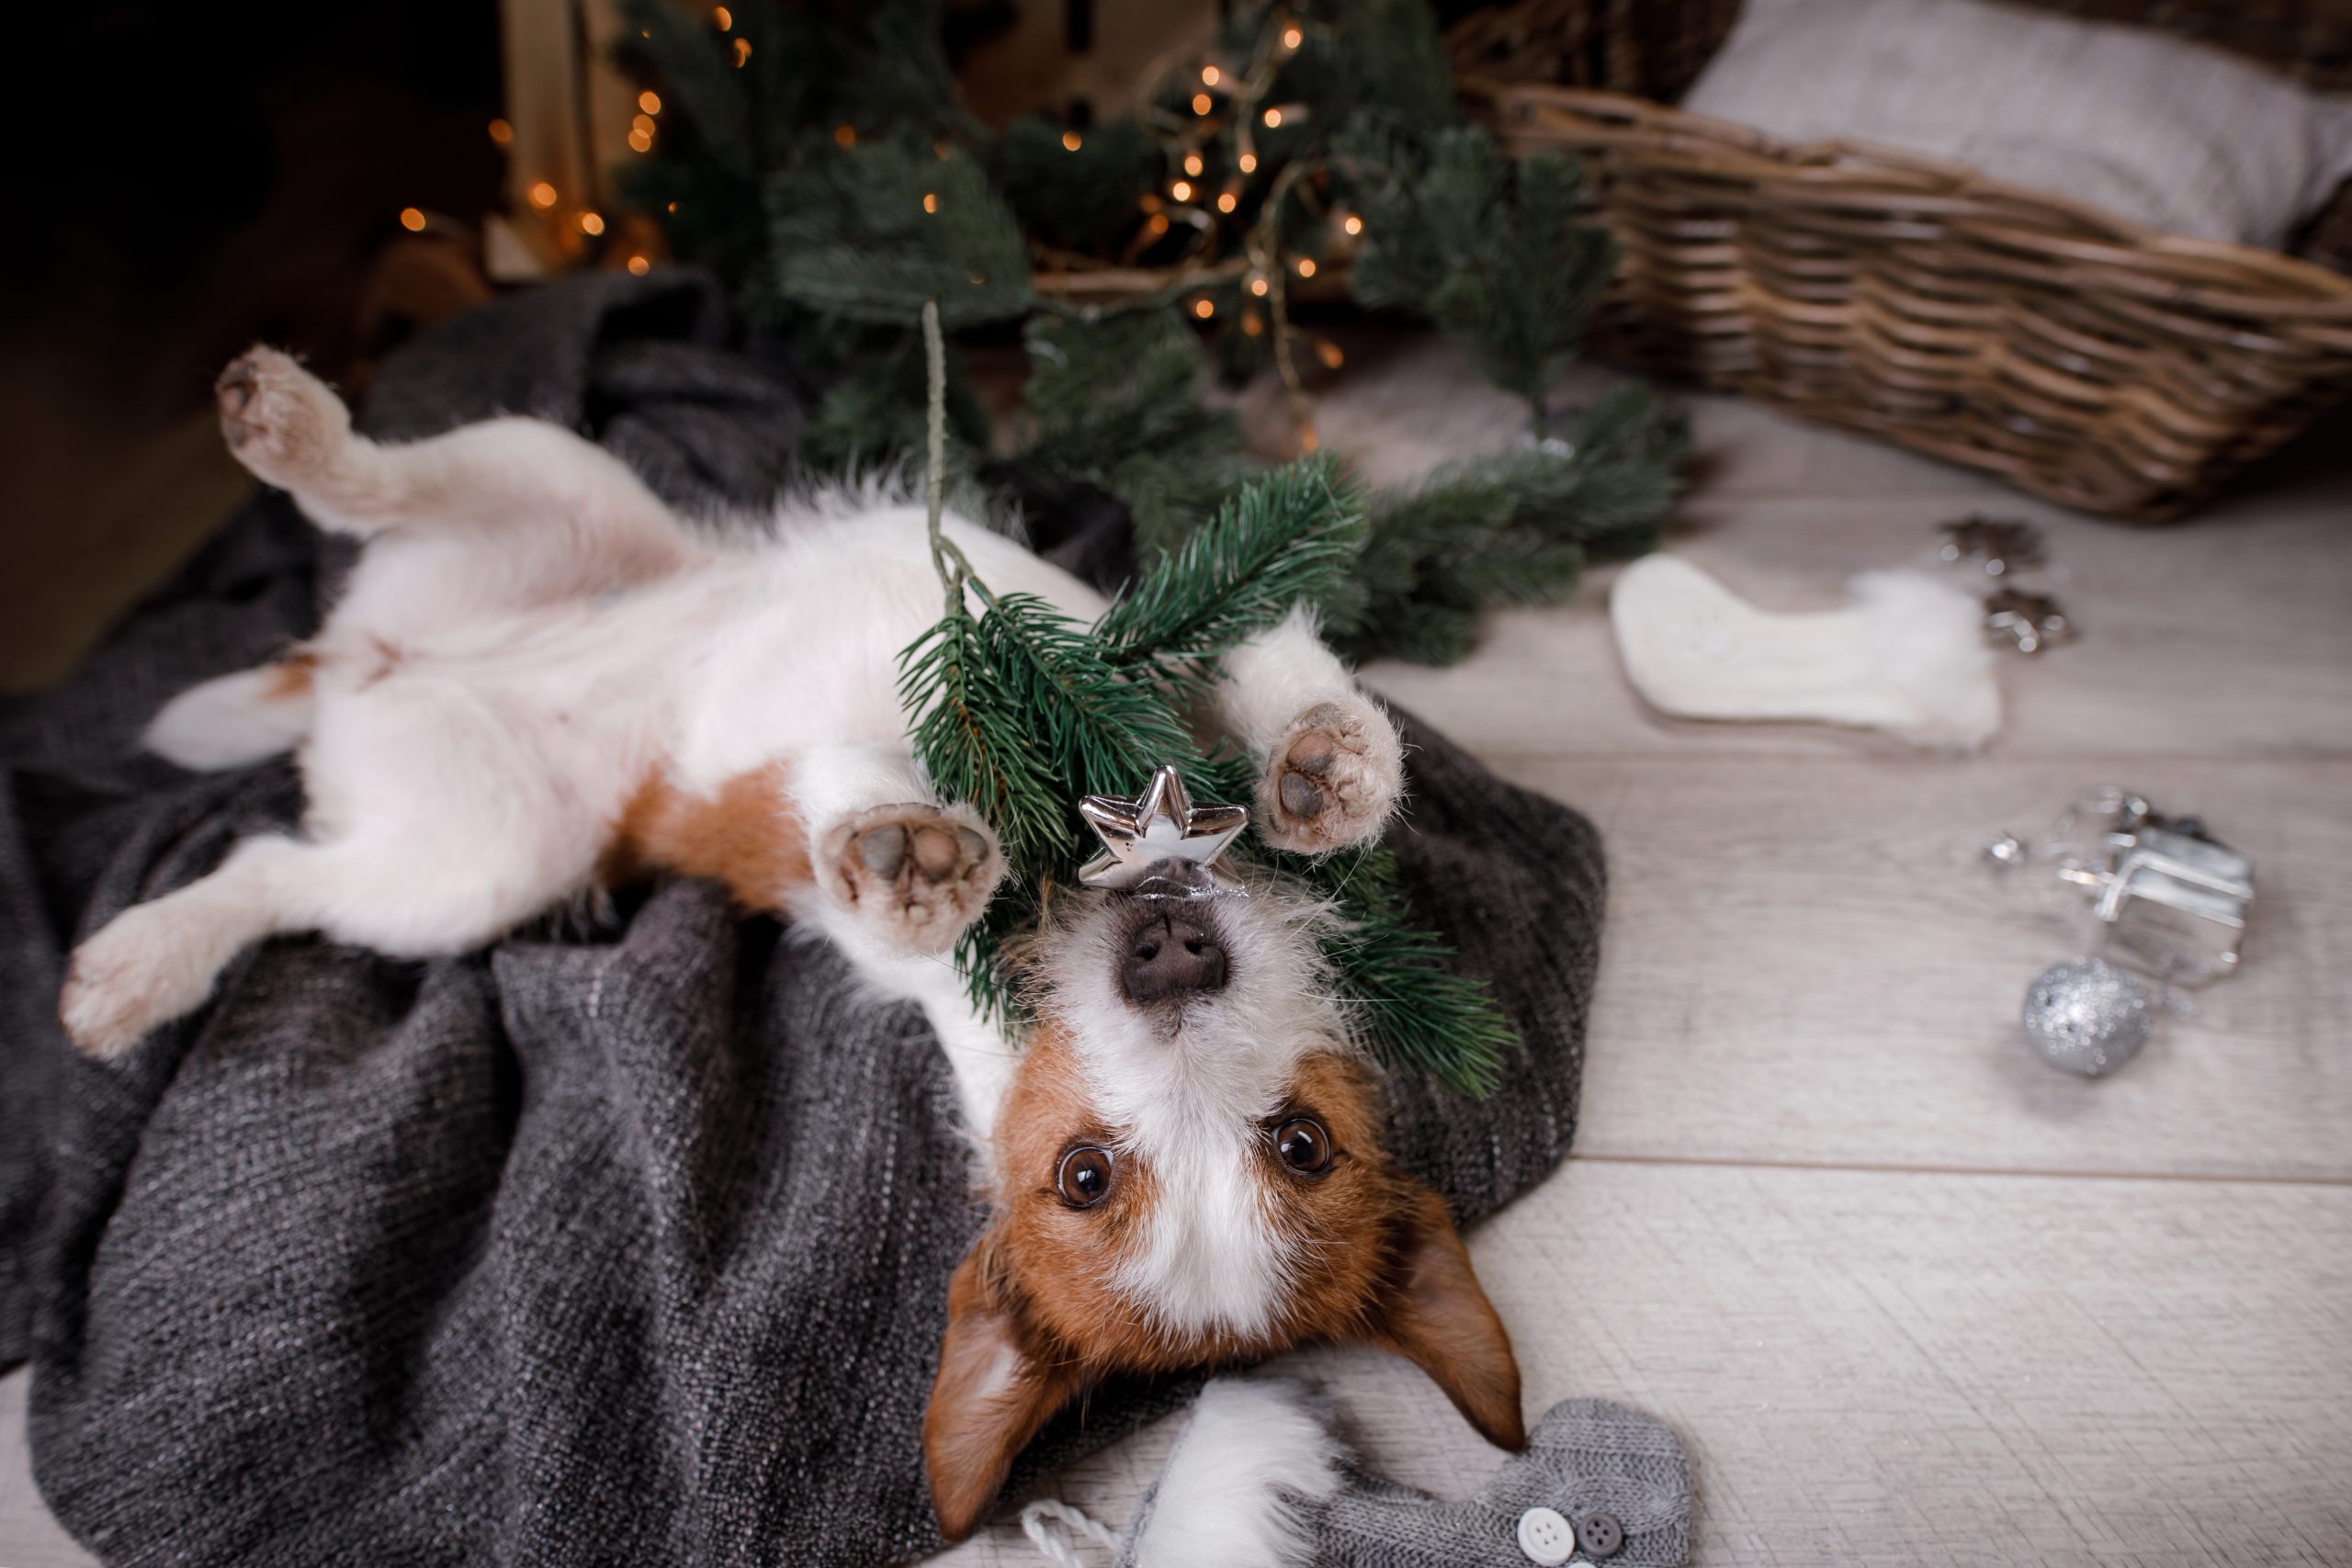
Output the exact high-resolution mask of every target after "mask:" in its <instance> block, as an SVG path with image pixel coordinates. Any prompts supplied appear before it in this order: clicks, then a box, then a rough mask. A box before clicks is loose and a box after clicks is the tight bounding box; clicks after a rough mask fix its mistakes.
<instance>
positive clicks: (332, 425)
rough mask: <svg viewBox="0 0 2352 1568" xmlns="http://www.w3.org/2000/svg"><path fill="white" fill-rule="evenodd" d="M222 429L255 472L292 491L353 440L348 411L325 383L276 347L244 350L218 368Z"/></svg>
mask: <svg viewBox="0 0 2352 1568" xmlns="http://www.w3.org/2000/svg"><path fill="white" fill-rule="evenodd" d="M213 392H214V394H215V395H216V396H217V397H218V398H219V399H220V434H221V437H222V438H223V439H224V440H226V441H227V442H228V443H229V450H230V451H231V452H232V454H234V455H235V457H236V459H237V461H239V462H240V463H243V465H244V466H245V467H246V468H248V469H249V470H251V471H252V473H253V474H254V477H255V478H257V479H262V480H263V481H265V482H266V483H269V484H274V485H276V486H277V487H278V488H279V489H281V490H292V489H295V488H298V487H299V486H300V485H301V484H302V483H303V482H304V481H305V480H308V479H313V478H315V477H317V476H318V475H320V474H322V473H323V472H325V470H326V469H327V468H328V467H329V465H331V464H332V463H333V462H334V458H335V456H336V455H337V454H338V453H339V452H340V451H341V450H342V449H343V446H344V443H345V442H346V441H348V440H350V439H351V411H350V410H348V409H346V408H345V407H344V406H343V400H342V399H341V398H338V397H336V396H335V395H334V390H333V389H330V388H329V387H328V386H327V384H326V383H325V382H323V381H322V380H320V379H319V378H317V377H316V376H313V375H311V373H310V372H309V371H308V370H305V369H303V368H302V367H301V366H300V365H298V364H296V363H295V362H294V358H293V356H292V355H288V354H284V353H281V352H279V351H278V350H277V349H274V348H266V347H260V346H256V347H254V348H249V349H247V350H246V351H245V352H244V354H243V355H241V356H240V357H239V358H238V359H237V360H236V361H235V362H234V363H233V364H232V365H231V366H230V367H229V368H227V369H226V370H223V371H222V372H220V380H219V381H217V382H216V383H214V385H213Z"/></svg>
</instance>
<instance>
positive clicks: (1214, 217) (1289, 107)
mask: <svg viewBox="0 0 2352 1568" xmlns="http://www.w3.org/2000/svg"><path fill="white" fill-rule="evenodd" d="M1306 38H1307V28H1306V24H1305V23H1304V22H1303V21H1301V20H1300V19H1298V18H1296V17H1292V16H1290V15H1288V14H1286V13H1284V12H1283V11H1281V10H1280V9H1275V10H1272V11H1270V12H1269V13H1268V14H1267V17H1266V18H1265V20H1264V21H1263V23H1261V26H1260V28H1259V29H1258V33H1257V36H1256V38H1255V39H1253V40H1252V42H1251V44H1250V49H1249V50H1248V51H1247V52H1248V59H1247V61H1246V62H1243V63H1241V64H1240V65H1239V67H1238V69H1237V68H1236V63H1235V62H1234V61H1233V60H1231V59H1229V58H1220V57H1217V56H1216V55H1212V56H1210V57H1209V58H1206V59H1203V58H1201V57H1200V55H1199V54H1198V52H1197V51H1182V55H1183V56H1184V57H1180V58H1179V59H1177V60H1174V61H1172V62H1166V63H1164V64H1162V65H1160V66H1158V67H1156V68H1155V69H1154V70H1153V71H1151V72H1148V73H1147V82H1148V86H1147V89H1146V91H1145V92H1144V93H1143V94H1142V95H1141V96H1139V97H1138V99H1137V100H1136V118H1137V120H1138V121H1139V123H1140V124H1141V125H1142V127H1143V129H1144V130H1145V131H1146V132H1147V133H1148V134H1149V135H1150V136H1151V138H1152V139H1153V141H1156V142H1158V143H1159V147H1160V149H1161V152H1162V156H1163V160H1164V164H1165V168H1166V185H1165V186H1164V187H1163V188H1162V190H1160V191H1155V192H1153V193H1151V194H1149V195H1147V196H1145V197H1143V198H1142V200H1141V203H1140V209H1141V211H1142V214H1143V223H1142V225H1141V226H1140V229H1139V231H1138V232H1137V234H1136V238H1135V239H1133V240H1131V241H1130V242H1129V244H1128V247H1127V250H1126V253H1125V255H1123V257H1122V258H1121V260H1122V263H1123V264H1124V265H1128V266H1132V265H1134V264H1135V263H1136V261H1137V260H1139V259H1140V258H1141V257H1142V256H1143V254H1145V253H1146V252H1147V251H1148V250H1149V249H1150V248H1151V247H1152V246H1154V245H1155V244H1157V243H1159V242H1160V241H1161V240H1162V239H1163V237H1164V236H1165V235H1167V234H1168V233H1169V232H1170V231H1171V230H1176V229H1179V228H1180V226H1181V228H1182V230H1188V231H1190V235H1189V240H1188V242H1187V243H1185V244H1184V245H1183V246H1182V249H1181V250H1180V252H1179V253H1178V254H1177V256H1176V257H1175V258H1174V260H1173V262H1172V264H1164V265H1163V268H1161V269H1157V270H1172V272H1173V275H1174V276H1176V277H1177V278H1178V279H1180V280H1181V283H1182V288H1181V290H1180V292H1182V296H1183V298H1184V299H1186V301H1187V303H1186V309H1187V310H1189V312H1190V313H1191V314H1192V316H1193V318H1194V319H1195V320H1196V321H1203V322H1207V321H1213V320H1215V318H1216V315H1217V313H1218V310H1219V303H1218V299H1217V294H1218V292H1219V290H1221V289H1222V288H1226V287H1228V286H1231V285H1235V284H1238V292H1239V303H1238V316H1239V324H1240V330H1241V332H1242V334H1243V335H1244V336H1246V337H1250V338H1257V337H1261V336H1265V335H1267V334H1269V333H1271V334H1272V343H1271V344H1270V346H1271V348H1272V359H1273V362H1274V367H1275V370H1276V372H1277V374H1278V375H1279V376H1280V377H1281V379H1282V383H1283V396H1284V400H1285V401H1286V403H1287V405H1288V412H1289V414H1290V418H1291V422H1292V424H1293V426H1294V428H1295V430H1296V432H1297V435H1298V442H1299V446H1300V448H1301V450H1304V451H1309V452H1311V451H1313V450H1314V449H1315V447H1316V445H1317V435H1316V430H1315V422H1314V414H1313V405H1312V401H1311V400H1310V399H1309V397H1308V395H1307V392H1306V386H1305V383H1304V381H1303V379H1302V378H1301V376H1300V373H1299V361H1298V355H1299V354H1300V352H1301V350H1302V346H1304V348H1305V351H1306V352H1310V353H1312V354H1313V355H1314V356H1315V358H1316V359H1317V361H1318V362H1320V363H1321V364H1322V365H1323V366H1324V367H1327V368H1329V369H1333V370H1336V369H1338V368H1339V367H1340V365H1341V364H1342V363H1344V358H1345V356H1344V355H1342V353H1341V351H1340V346H1339V344H1335V343H1332V342H1331V341H1329V339H1327V338H1319V337H1311V336H1308V335H1307V334H1305V333H1301V332H1300V331H1299V330H1298V329H1297V328H1296V327H1295V325H1294V323H1293V321H1292V319H1291V312H1290V294H1291V289H1292V288H1293V287H1294V286H1295V284H1297V283H1305V282H1308V281H1311V280H1312V279H1314V278H1315V277H1316V276H1317V273H1318V272H1319V271H1321V270H1322V267H1323V263H1321V262H1318V261H1317V257H1316V256H1315V255H1314V254H1310V253H1309V251H1308V250H1307V249H1306V248H1304V247H1298V246H1291V247H1288V248H1286V247H1285V243H1284V240H1283V215H1284V213H1285V211H1286V210H1287V209H1288V207H1289V204H1290V202H1291V200H1292V199H1293V197H1297V198H1298V199H1299V200H1300V201H1301V202H1302V203H1303V204H1305V206H1306V209H1307V210H1308V212H1309V214H1310V215H1319V216H1320V217H1321V219H1322V220H1323V222H1324V225H1325V233H1324V235H1323V243H1322V245H1321V248H1322V249H1323V251H1324V252H1325V254H1326V255H1327V256H1328V257H1329V258H1330V259H1332V260H1337V261H1344V260H1345V259H1347V257H1348V256H1349V255H1350V254H1351V253H1352V251H1353V250H1354V248H1355V246H1356V244H1357V243H1359V242H1360V241H1361V240H1362V238H1363V232H1364V222H1363V216H1362V215H1361V214H1359V213H1354V212H1349V211H1345V210H1340V209H1330V208H1328V207H1326V206H1325V205H1324V203H1323V202H1322V199H1321V197H1320V194H1319V193H1320V191H1321V189H1322V188H1323V186H1325V185H1326V184H1328V181H1327V179H1326V175H1327V173H1328V171H1327V170H1326V168H1325V167H1324V165H1323V164H1321V163H1320V162H1318V161H1317V160H1313V159H1294V160H1292V161H1290V162H1288V163H1286V164H1283V165H1282V167H1281V168H1280V169H1279V170H1278V171H1266V170H1265V165H1266V164H1267V162H1268V160H1267V159H1266V158H1265V157H1264V156H1261V141H1260V138H1261V135H1262V134H1263V133H1264V132H1266V131H1272V130H1281V129H1283V127H1284V126H1290V127H1294V128H1295V127H1296V126H1298V125H1300V124H1302V123H1304V122H1305V121H1306V118H1307V117H1308V115H1309V114H1310V113H1311V106H1309V105H1307V104H1305V103H1297V102H1283V103H1270V102H1268V101H1267V100H1268V98H1269V97H1270V96H1272V92H1273V90H1274V87H1275V85H1276V84H1277V81H1278V79H1279V77H1280V75H1281V72H1282V68H1283V65H1284V64H1285V63H1286V62H1288V61H1289V60H1290V58H1291V57H1292V56H1293V55H1295V54H1296V53H1297V52H1298V51H1299V50H1300V48H1302V47H1303V46H1304V45H1305V43H1306ZM1188 86H1189V87H1191V88H1192V91H1191V92H1190V93H1189V94H1188V93H1186V92H1185V91H1184V88H1186V87H1188ZM1173 104H1182V109H1174V108H1171V107H1170V105H1173ZM1184 110H1189V111H1190V112H1189V113H1186V112H1183V111H1184ZM1063 145H1064V146H1065V147H1068V148H1069V149H1070V150H1072V151H1073V152H1074V151H1076V150H1077V148H1078V146H1079V145H1080V143H1079V141H1077V140H1076V134H1075V133H1072V134H1071V135H1069V136H1065V137H1064V138H1063ZM1228 152H1229V157H1228V156H1227V153H1228ZM1261 171H1264V172H1266V173H1268V174H1270V175H1271V177H1270V178H1269V179H1268V180H1267V181H1266V183H1265V186H1264V190H1263V194H1262V197H1261V198H1260V199H1259V200H1258V201H1257V203H1256V206H1255V209H1254V210H1251V211H1245V209H1246V208H1248V206H1249V203H1250V196H1251V195H1252V191H1251V183H1252V181H1253V180H1256V179H1257V178H1258V177H1259V176H1260V175H1261ZM1072 259H1073V261H1074V263H1075V266H1074V269H1073V270H1072V271H1071V272H1069V274H1067V275H1065V276H1062V277H1061V278H1058V279H1056V280H1054V281H1055V282H1056V283H1057V284H1059V285H1060V286H1063V287H1065V288H1069V290H1070V291H1072V292H1078V291H1082V290H1084V289H1085V288H1086V287H1087V283H1088V277H1089V274H1090V272H1092V271H1094V269H1093V268H1091V267H1090V266H1089V265H1087V264H1086V262H1085V260H1084V258H1072ZM1045 281H1046V280H1044V279H1041V283H1042V282H1045ZM1302 339H1303V340H1304V344H1303V345H1302Z"/></svg>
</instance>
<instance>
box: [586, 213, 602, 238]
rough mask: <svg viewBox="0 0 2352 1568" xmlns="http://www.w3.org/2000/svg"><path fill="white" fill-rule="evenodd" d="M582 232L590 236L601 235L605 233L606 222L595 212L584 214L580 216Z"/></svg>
mask: <svg viewBox="0 0 2352 1568" xmlns="http://www.w3.org/2000/svg"><path fill="white" fill-rule="evenodd" d="M580 231H581V232H582V233H583V234H590V235H594V234H601V233H603V232H604V231H605V220H604V219H603V218H601V217H599V216H598V215H596V214H595V213H594V212H583V213H582V214H581V215H580Z"/></svg>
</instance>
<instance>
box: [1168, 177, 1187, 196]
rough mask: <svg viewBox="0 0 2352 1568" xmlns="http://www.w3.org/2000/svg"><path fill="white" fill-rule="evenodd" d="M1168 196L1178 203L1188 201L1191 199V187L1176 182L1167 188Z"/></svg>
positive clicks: (1179, 181)
mask: <svg viewBox="0 0 2352 1568" xmlns="http://www.w3.org/2000/svg"><path fill="white" fill-rule="evenodd" d="M1168 194H1169V195H1170V196H1172V197H1175V198H1176V199H1177V200H1179V201H1190V200H1192V199H1193V187H1192V186H1189V185H1187V184H1185V183H1184V182H1183V181H1182V180H1178V181H1177V182H1176V183H1175V184H1174V185H1172V186H1169V187H1168Z"/></svg>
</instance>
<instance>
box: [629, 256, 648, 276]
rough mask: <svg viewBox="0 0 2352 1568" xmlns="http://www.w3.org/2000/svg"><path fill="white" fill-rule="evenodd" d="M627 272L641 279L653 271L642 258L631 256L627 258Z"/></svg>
mask: <svg viewBox="0 0 2352 1568" xmlns="http://www.w3.org/2000/svg"><path fill="white" fill-rule="evenodd" d="M628 270H629V272H630V273H631V274H632V275H634V276H638V277H643V276H645V275H646V274H647V273H649V272H651V271H652V270H653V264H652V263H651V262H650V261H647V260H646V259H645V258H644V257H643V256H631V257H629V258H628Z"/></svg>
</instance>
